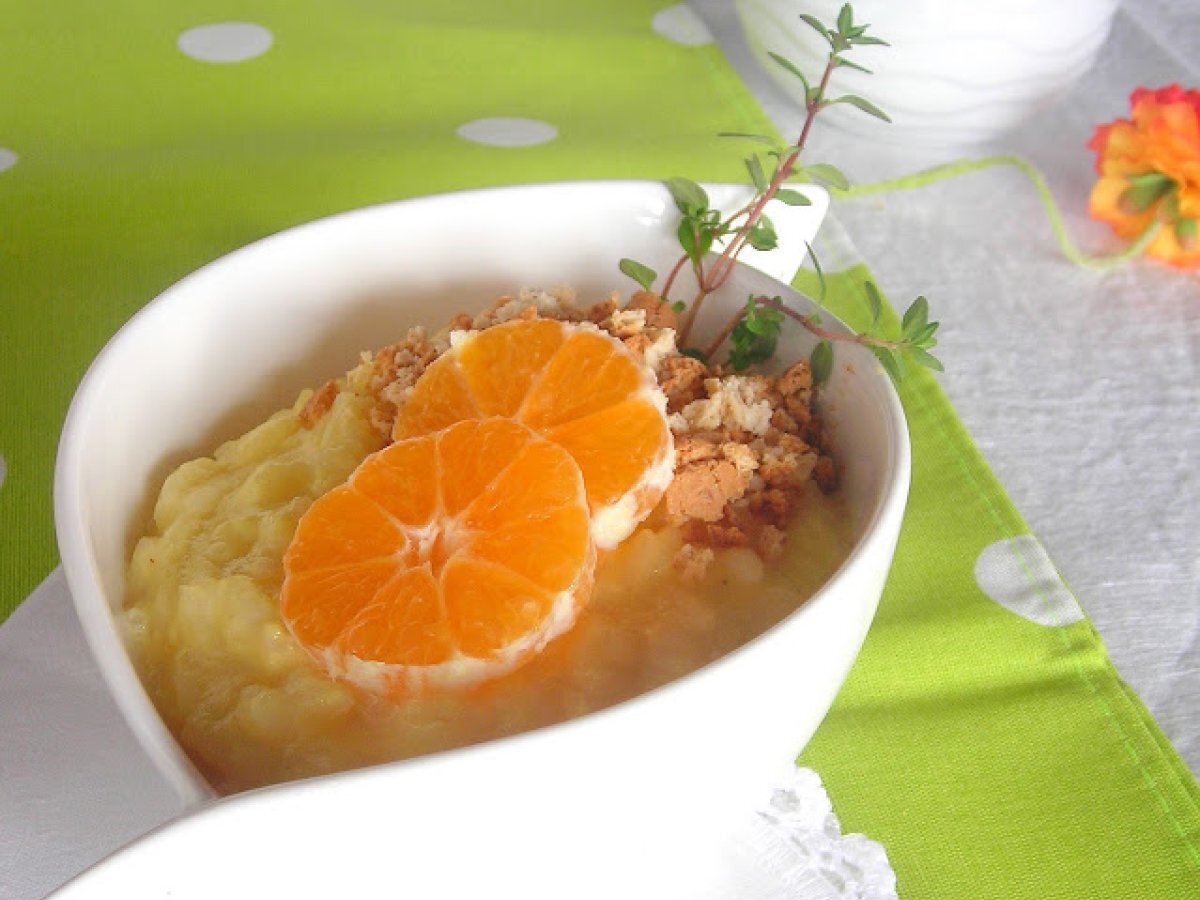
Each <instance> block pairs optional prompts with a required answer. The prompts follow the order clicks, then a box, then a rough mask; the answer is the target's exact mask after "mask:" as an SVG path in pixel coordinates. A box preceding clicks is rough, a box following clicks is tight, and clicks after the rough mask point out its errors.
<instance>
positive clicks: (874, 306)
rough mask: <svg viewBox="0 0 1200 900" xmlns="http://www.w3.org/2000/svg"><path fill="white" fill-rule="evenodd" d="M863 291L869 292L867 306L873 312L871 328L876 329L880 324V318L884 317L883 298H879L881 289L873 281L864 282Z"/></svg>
mask: <svg viewBox="0 0 1200 900" xmlns="http://www.w3.org/2000/svg"><path fill="white" fill-rule="evenodd" d="M863 289H864V290H865V291H866V292H867V306H868V307H869V308H870V310H871V327H872V328H874V327H875V326H876V325H877V324H878V323H879V317H880V316H881V315H883V298H882V297H881V296H879V288H877V287H875V282H873V281H864V282H863Z"/></svg>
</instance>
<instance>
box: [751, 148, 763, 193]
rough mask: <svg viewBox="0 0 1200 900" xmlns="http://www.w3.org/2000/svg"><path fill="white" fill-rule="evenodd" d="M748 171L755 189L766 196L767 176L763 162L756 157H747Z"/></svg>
mask: <svg viewBox="0 0 1200 900" xmlns="http://www.w3.org/2000/svg"><path fill="white" fill-rule="evenodd" d="M746 170H747V171H748V172H749V173H750V180H751V181H752V182H754V187H755V189H756V190H757V191H758V192H759V193H760V194H764V193H766V190H767V176H766V173H764V172H763V167H762V160H760V159H759V158H758V156H757V154H756V155H754V156H747V157H746Z"/></svg>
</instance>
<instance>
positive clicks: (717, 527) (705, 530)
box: [683, 519, 751, 547]
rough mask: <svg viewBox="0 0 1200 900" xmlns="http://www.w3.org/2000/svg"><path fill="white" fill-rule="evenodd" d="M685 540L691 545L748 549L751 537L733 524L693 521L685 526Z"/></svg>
mask: <svg viewBox="0 0 1200 900" xmlns="http://www.w3.org/2000/svg"><path fill="white" fill-rule="evenodd" d="M683 539H684V540H685V541H687V542H688V543H690V544H703V545H705V546H708V547H747V546H749V545H750V543H751V541H750V535H749V534H747V533H746V531H745V530H744V529H743V528H741V527H740V526H739V525H735V524H733V523H732V522H728V521H721V522H698V521H696V520H695V519H692V520H691V521H689V522H688V523H687V524H685V525H684V526H683Z"/></svg>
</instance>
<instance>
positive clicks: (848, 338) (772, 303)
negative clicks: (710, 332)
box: [704, 297, 910, 359]
mask: <svg viewBox="0 0 1200 900" xmlns="http://www.w3.org/2000/svg"><path fill="white" fill-rule="evenodd" d="M753 299H754V303H755V304H757V305H758V306H769V307H770V308H771V309H775V310H778V311H779V312H781V313H783V314H784V315H785V316H787V317H788V318H790V319H795V320H796V321H797V322H799V323H800V324H801V325H803V326H804V327H805V328H806V329H807V330H808V331H809V332H810V333H811V334H813V335H816V336H817V337H819V338H821V339H822V340H826V341H840V342H841V343H843V344H861V345H862V346H864V347H880V348H883V349H885V350H904V349H906V348H907V347H908V346H910V345H909V343H908V342H907V341H889V340H886V339H885V338H877V337H871V336H870V335H868V334H843V333H841V332H840V331H828V330H827V329H824V328H822V327H821V326H819V325H817V324H816V323H815V322H814V321H813V320H812V317H811V316H805V315H801V314H800V313H798V312H796V311H795V310H794V309H791V308H790V307H788V306H786V305H784V304H783V303H780V302H779V301H778V300H773V299H772V298H770V297H755V298H753ZM745 317H746V310H745V309H740V310H738V311H737V313H736V314H735V315H734V316H733V318H731V319H730V320H729V321H728V322H726V323H725V327H724V328H722V329H721V332H720V334H718V335H717V337H716V338H715V339H714V340H713V342H712V344H710V345H709V348H708V350H707V351H705V354H704V355H705V357H706V358H708V359H711V358H712V357H713V356H715V355H716V352H717V351H718V350H720V349H721V345H722V344H724V343H725V341H727V340H728V339H729V335H731V334H733V329H735V328H737V325H738V322H740V321H742V319H744V318H745Z"/></svg>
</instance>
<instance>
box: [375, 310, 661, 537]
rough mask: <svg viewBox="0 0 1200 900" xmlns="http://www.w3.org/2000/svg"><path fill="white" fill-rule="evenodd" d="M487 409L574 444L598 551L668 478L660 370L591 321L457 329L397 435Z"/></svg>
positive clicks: (634, 520) (626, 530)
mask: <svg viewBox="0 0 1200 900" xmlns="http://www.w3.org/2000/svg"><path fill="white" fill-rule="evenodd" d="M443 392H448V394H447V396H443ZM486 414H497V415H505V416H509V417H511V418H512V419H514V420H515V421H517V422H520V423H522V424H524V425H527V426H529V427H530V428H532V429H533V430H534V431H536V432H538V433H539V434H541V435H544V436H545V437H548V438H550V440H552V441H556V442H560V443H562V445H563V446H564V447H566V448H567V449H568V451H569V452H570V453H571V454H572V455H573V456H574V458H575V459H576V461H577V462H578V463H579V466H580V468H581V469H582V471H583V481H584V485H585V488H586V490H587V497H588V503H589V508H590V510H591V515H592V524H591V531H592V539H593V541H594V542H595V543H596V545H597V546H598V547H600V548H602V549H611V548H612V547H615V546H616V545H617V544H618V543H620V542H621V541H622V540H624V539H625V538H626V537H628V536H629V534H630V533H632V531H633V530H634V528H636V527H637V526H638V524H639V523H640V522H641V521H642V520H643V519H645V517H646V516H647V515H649V513H650V511H651V510H652V509H653V508H654V506H655V504H657V503H658V501H659V499H660V498H661V497H662V494H663V492H664V491H665V490H666V488H667V485H669V484H670V482H671V476H672V472H673V470H674V443H673V440H672V437H671V429H670V427H669V426H668V423H667V416H666V400H665V398H664V396H663V394H662V391H661V390H660V389H659V387H658V382H657V379H656V378H655V376H654V372H653V371H652V370H651V369H650V367H649V366H647V365H646V364H645V363H644V362H643V361H642V360H641V359H639V358H638V357H637V356H635V355H634V354H633V353H632V352H631V351H630V350H629V349H628V348H627V347H626V346H625V345H624V344H623V343H621V341H619V340H617V339H616V338H614V337H612V336H611V335H608V334H606V333H605V332H602V331H600V330H599V329H598V328H596V327H595V326H591V325H586V324H578V325H576V324H568V323H563V322H557V321H554V320H550V319H531V320H521V321H513V322H506V323H504V324H502V325H496V326H493V327H491V328H487V329H485V330H483V331H479V332H465V333H464V332H456V333H455V334H454V336H453V339H452V341H451V348H450V349H449V350H448V351H447V352H445V353H444V354H442V356H441V357H440V358H439V359H438V360H437V361H436V362H434V363H433V364H432V365H431V366H429V368H428V369H426V370H425V373H424V374H423V375H422V376H421V377H420V378H419V379H418V380H417V383H416V384H415V385H414V386H413V390H412V393H411V394H410V396H409V399H408V400H407V401H406V402H405V404H404V406H403V407H402V408H401V409H400V411H399V413H398V415H397V417H396V424H395V427H394V430H393V437H394V438H395V439H396V440H402V439H405V438H411V437H415V436H417V435H421V434H427V433H429V432H430V431H433V430H436V429H437V428H441V427H444V426H445V425H446V424H447V423H448V421H449V419H450V418H451V417H453V416H454V415H459V416H460V417H461V418H463V419H468V418H477V417H479V416H482V415H486ZM464 494H465V489H464Z"/></svg>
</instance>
